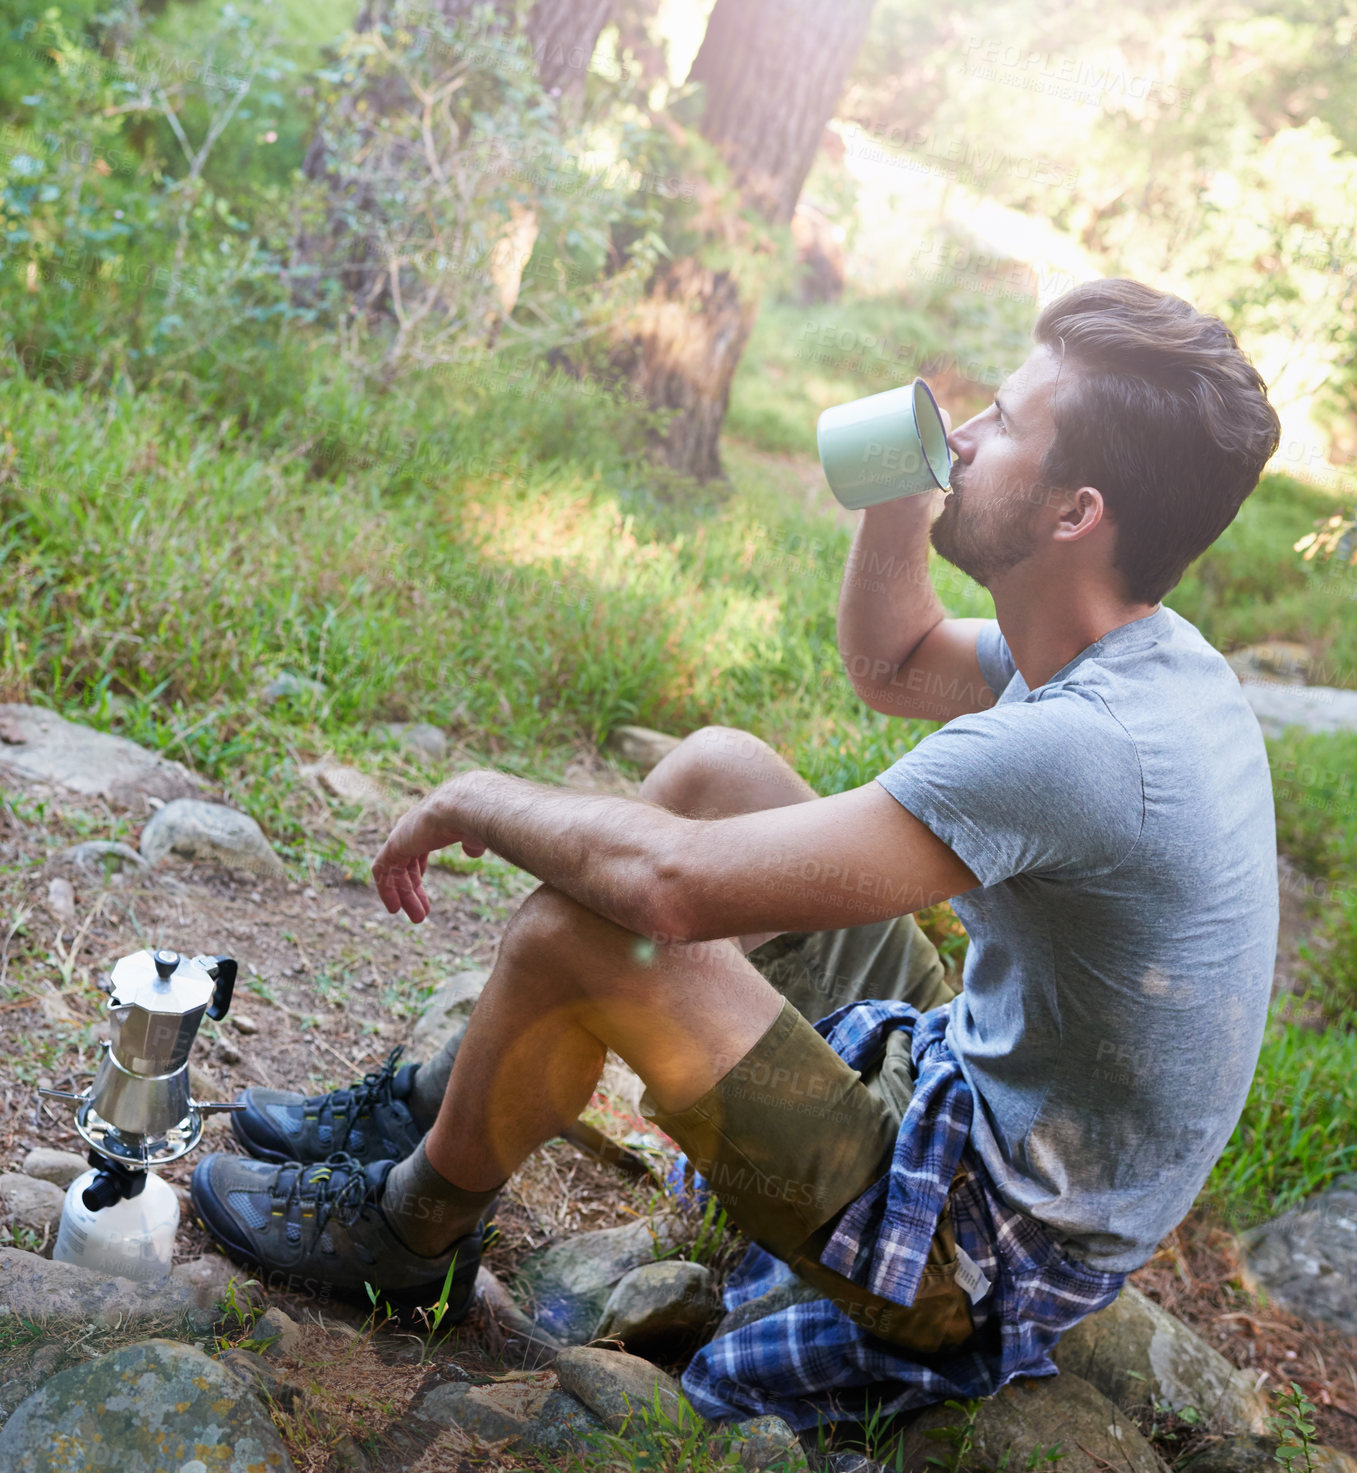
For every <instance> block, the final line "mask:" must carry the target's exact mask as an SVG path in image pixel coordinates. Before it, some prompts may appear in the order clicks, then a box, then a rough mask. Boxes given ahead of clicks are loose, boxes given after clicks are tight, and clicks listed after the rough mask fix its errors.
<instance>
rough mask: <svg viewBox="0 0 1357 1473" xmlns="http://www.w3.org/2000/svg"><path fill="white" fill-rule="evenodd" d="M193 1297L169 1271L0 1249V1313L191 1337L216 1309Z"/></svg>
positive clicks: (207, 1325)
mask: <svg viewBox="0 0 1357 1473" xmlns="http://www.w3.org/2000/svg"><path fill="white" fill-rule="evenodd" d="M53 1190H54V1191H55V1190H56V1188H55V1187H54V1188H53ZM198 1299H199V1291H198V1289H197V1288H196V1287H194V1286H192V1285H185V1284H184V1283H182V1282H176V1281H175V1278H174V1274H173V1272H171V1275H170V1277H169V1278H168V1279H163V1280H161V1281H160V1282H159V1283H158V1284H142V1283H136V1282H134V1281H133V1280H131V1279H122V1278H118V1277H116V1276H114V1275H111V1274H101V1273H97V1272H95V1271H94V1270H93V1269H88V1268H81V1267H80V1266H79V1265H78V1264H74V1263H57V1262H54V1261H53V1260H51V1259H48V1258H39V1257H38V1255H37V1254H36V1253H25V1252H23V1251H22V1250H21V1249H19V1248H0V1312H3V1311H5V1310H8V1311H9V1313H11V1314H15V1315H19V1316H20V1317H21V1318H23V1319H29V1320H36V1321H38V1322H39V1323H43V1324H46V1325H47V1326H49V1327H53V1328H54V1327H57V1326H60V1325H77V1326H79V1327H81V1328H82V1329H83V1328H84V1327H85V1326H88V1325H91V1324H94V1325H99V1326H101V1327H104V1328H109V1327H112V1326H117V1327H119V1328H121V1329H124V1330H128V1331H130V1332H132V1333H138V1332H140V1333H144V1334H168V1333H170V1332H171V1331H172V1330H174V1331H179V1330H182V1331H183V1332H184V1333H186V1334H188V1335H189V1336H197V1335H202V1334H206V1333H207V1332H208V1331H209V1330H211V1329H212V1327H213V1325H214V1324H215V1323H216V1319H217V1315H216V1310H215V1309H211V1308H204V1307H202V1306H200V1305H199V1302H198ZM0 1466H3V1465H0Z"/></svg>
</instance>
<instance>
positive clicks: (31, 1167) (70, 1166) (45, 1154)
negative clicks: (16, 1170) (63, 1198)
mask: <svg viewBox="0 0 1357 1473" xmlns="http://www.w3.org/2000/svg"><path fill="white" fill-rule="evenodd" d="M88 1164H89V1163H88V1162H87V1161H86V1160H85V1158H84V1157H83V1156H77V1155H76V1154H75V1152H74V1151H53V1150H52V1149H50V1147H48V1146H34V1147H33V1149H32V1150H31V1151H30V1152H29V1153H28V1155H27V1156H25V1157H24V1175H25V1176H32V1177H36V1178H37V1179H38V1181H50V1182H51V1183H52V1185H53V1186H54V1187H60V1188H61V1190H62V1191H63V1192H64V1191H65V1190H66V1188H67V1187H68V1186H70V1184H71V1183H72V1182H73V1181H74V1180H75V1179H76V1177H77V1176H79V1175H80V1173H81V1172H82V1171H84V1169H85V1167H86V1166H87V1165H88Z"/></svg>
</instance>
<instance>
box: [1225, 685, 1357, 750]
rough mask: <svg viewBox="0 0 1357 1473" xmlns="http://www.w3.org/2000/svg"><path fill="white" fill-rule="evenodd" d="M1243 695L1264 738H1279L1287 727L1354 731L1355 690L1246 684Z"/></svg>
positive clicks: (1356, 721)
mask: <svg viewBox="0 0 1357 1473" xmlns="http://www.w3.org/2000/svg"><path fill="white" fill-rule="evenodd" d="M1243 691H1244V694H1245V696H1246V697H1247V698H1248V702H1249V705H1250V706H1252V707H1253V714H1254V715H1255V716H1256V717H1257V718H1258V724H1259V725H1260V726H1261V727H1262V728H1263V735H1264V736H1269V737H1279V736H1281V735H1282V734H1283V732H1285V730H1286V729H1287V727H1288V726H1299V727H1301V728H1302V729H1303V730H1305V731H1357V690H1339V689H1337V688H1336V687H1333V686H1327V685H1299V686H1290V685H1270V684H1264V685H1258V684H1254V683H1253V682H1246V683H1245V684H1244V685H1243Z"/></svg>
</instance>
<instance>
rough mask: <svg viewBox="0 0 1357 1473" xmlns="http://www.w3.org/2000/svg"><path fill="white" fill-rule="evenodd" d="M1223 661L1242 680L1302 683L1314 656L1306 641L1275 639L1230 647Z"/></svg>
mask: <svg viewBox="0 0 1357 1473" xmlns="http://www.w3.org/2000/svg"><path fill="white" fill-rule="evenodd" d="M1225 662H1226V664H1227V665H1229V667H1230V669H1231V670H1233V671H1234V673H1235V674H1236V675H1237V676H1238V677H1239V679H1240V681H1241V682H1243V683H1246V684H1247V683H1249V682H1254V683H1258V684H1267V683H1272V684H1279V683H1280V684H1285V685H1304V684H1305V676H1306V673H1307V672H1308V671H1309V669H1310V667H1311V665H1312V664H1313V663H1314V656H1313V655H1312V654H1311V653H1310V650H1309V648H1308V647H1307V646H1306V645H1303V644H1293V643H1291V642H1290V641H1288V640H1284V639H1278V640H1273V641H1271V642H1270V643H1268V644H1252V645H1245V646H1244V647H1243V648H1242V649H1237V650H1231V651H1230V653H1229V654H1228V655H1226V656H1225Z"/></svg>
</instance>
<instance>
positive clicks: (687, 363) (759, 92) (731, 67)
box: [629, 0, 872, 480]
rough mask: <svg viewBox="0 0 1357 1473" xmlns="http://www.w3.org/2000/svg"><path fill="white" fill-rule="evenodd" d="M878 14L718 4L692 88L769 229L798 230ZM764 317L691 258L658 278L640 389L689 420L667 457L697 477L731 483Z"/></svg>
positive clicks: (789, 4)
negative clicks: (805, 189)
mask: <svg viewBox="0 0 1357 1473" xmlns="http://www.w3.org/2000/svg"><path fill="white" fill-rule="evenodd" d="M871 9H872V0H716V8H715V9H714V10H713V11H712V14H711V19H710V21H709V22H708V25H707V31H706V35H705V37H704V38H703V41H702V46H701V49H700V50H699V51H698V53H697V57H696V59H695V60H694V62H693V66H692V71H691V72H690V73H689V78H688V80H689V81H691V82H701V83H702V84H703V86H704V88H705V94H704V102H703V113H702V121H701V125H700V126H701V130H702V133H703V135H704V136H705V137H706V138H707V139H709V140H710V141H711V142H712V143H714V144H716V145H717V147H718V148H719V149H720V150H721V152H722V153H723V154H724V155H725V157H726V159H727V160H728V161H729V163H730V167H731V170H732V172H733V174H734V177H735V180H736V183H737V185H738V187H739V190H740V193H741V195H742V197H743V199H744V201H745V202H746V203H747V204H748V205H750V206H752V207H753V208H754V209H755V210H757V211H758V212H759V214H760V215H762V216H763V218H764V219H765V220H767V221H768V222H769V224H772V225H782V224H786V223H787V222H788V221H790V220H791V218H792V213H793V211H794V210H795V209H796V201H797V197H798V196H799V195H800V193H801V186H802V184H803V183H804V182H805V178H806V175H807V174H808V173H809V172H810V167H811V164H812V163H813V162H814V159H815V150H816V148H817V147H818V146H819V142H820V137H821V135H822V133H823V132H824V127H825V124H826V122H828V120H829V118H830V117H831V115H832V113H833V110H834V104H835V103H836V102H837V101H838V99H839V95H840V93H841V92H842V91H843V86H844V83H845V81H846V80H847V77H848V72H849V68H850V67H851V66H852V64H853V59H854V57H855V56H856V55H857V52H858V48H859V47H860V45H861V44H862V38H863V36H864V35H865V33H866V30H867V21H868V18H869V16H870V14H871ZM757 312H758V302H757V299H753V298H751V299H750V300H747V301H742V300H741V298H740V295H739V292H738V290H737V289H736V285H735V282H734V281H733V279H732V278H731V277H730V275H729V274H728V273H726V272H722V271H711V270H708V269H707V268H705V267H703V266H702V265H701V264H700V263H699V262H698V261H697V260H695V259H691V258H690V259H686V260H680V261H676V262H674V263H673V264H672V265H670V266H668V267H667V268H665V269H664V270H663V271H661V272H659V273H657V276H656V279H655V281H654V283H653V285H652V288H651V293H650V296H649V298H648V299H647V301H646V303H645V304H644V305H643V307H642V308H641V309H640V310H639V311H638V313H637V314H636V317H635V319H634V322H633V323H632V324H629V328H630V332H629V336H630V338H631V343H630V346H631V348H632V349H633V351H634V352H635V354H636V359H635V367H634V370H633V384H634V386H635V387H636V388H638V389H639V390H641V391H642V392H644V393H645V394H646V396H647V399H648V402H649V403H650V404H651V405H652V406H653V407H655V408H657V409H673V410H676V411H677V413H676V414H675V416H674V418H673V419H672V420H671V421H670V423H669V428H668V430H667V431H666V432H665V434H664V435H663V436H662V438H661V440H660V442H659V445H658V447H657V448H658V451H659V454H660V455H661V457H662V458H663V459H664V460H665V461H667V462H668V463H669V464H670V465H672V466H674V467H675V468H676V469H678V470H680V471H683V472H685V473H686V474H688V475H691V476H696V477H698V478H699V479H702V480H708V479H711V478H712V477H714V476H719V475H720V474H721V461H720V455H719V452H718V438H719V435H720V430H721V421H722V420H723V419H724V418H725V412H726V406H727V404H728V402H729V399H730V385H731V381H732V380H733V378H734V376H735V370H736V368H737V367H738V365H739V362H740V355H741V354H742V353H743V351H744V347H745V344H746V342H747V341H748V338H749V333H750V330H751V328H752V327H753V325H754V318H755V316H756V315H757Z"/></svg>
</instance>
